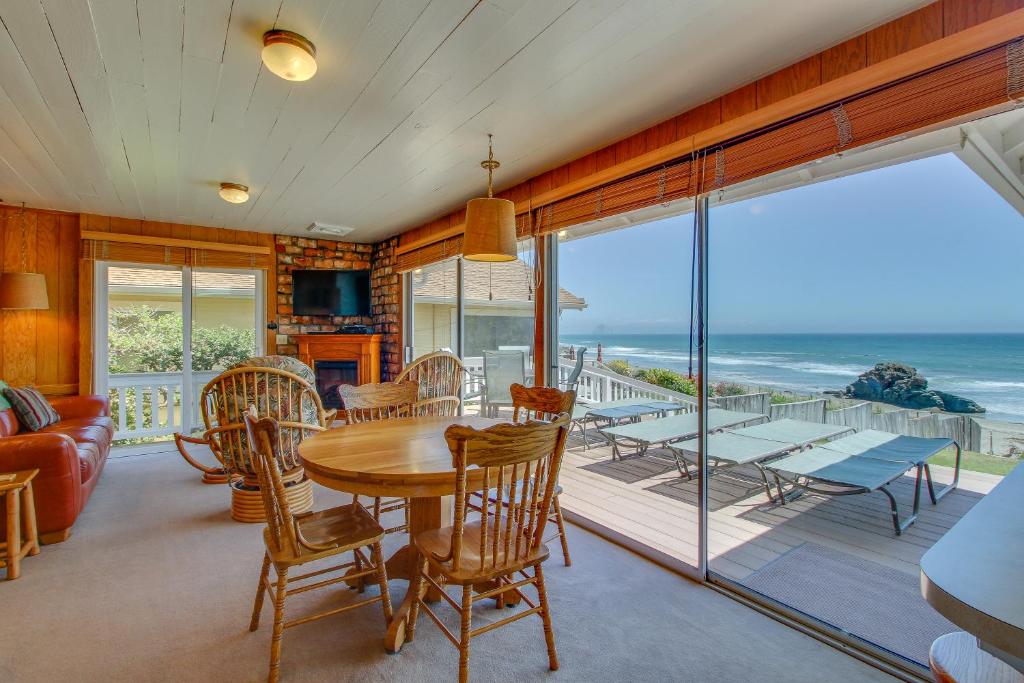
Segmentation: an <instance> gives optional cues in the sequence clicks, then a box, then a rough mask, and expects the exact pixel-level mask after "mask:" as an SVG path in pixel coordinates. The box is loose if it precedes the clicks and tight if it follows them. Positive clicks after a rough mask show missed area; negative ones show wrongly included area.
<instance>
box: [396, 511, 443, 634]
mask: <svg viewBox="0 0 1024 683" xmlns="http://www.w3.org/2000/svg"><path fill="white" fill-rule="evenodd" d="M451 523H452V497H451V496H445V497H443V498H413V499H412V501H411V504H410V507H409V538H410V539H412V538H415V537H416V535H417V534H419V533H421V532H424V531H430V530H433V529H440V528H441V527H444V526H450V525H451ZM418 559H419V558H418V555H417V553H416V547H415V546H413V545H411V544H410V545H407V546H405V547H403V548H400V549H399V550H398V551H397V552H396V553H395V554H394V555H392V556H391V557H390V558H388V560H387V562H386V563H385V564H386V565H387V569H388V578H389V579H405V580H409V579H411V578H412V577H413V574H414V572H415V571H416V565H417V561H418ZM435 593H436V590H435V589H431V591H430V593H428V595H427V599H428V600H432V601H433V600H440V599H441V596H440V595H436V594H435ZM414 599H415V596H414V595H413V594H412V591H411V590H410V591H407V592H406V594H405V599H404V600H402V604H401V605H399V606H398V609H396V610H395V615H394V617H393V618H392V619H391V624H390V625H389V626H388V632H387V635H385V636H384V649H385V650H387V651H388V652H398V651H399V650H401V649H402V644H403V643H405V627H406V621H407V619H408V618H409V611H410V610H411V609H412V605H413V600H414Z"/></svg>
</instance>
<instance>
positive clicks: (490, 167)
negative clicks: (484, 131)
mask: <svg viewBox="0 0 1024 683" xmlns="http://www.w3.org/2000/svg"><path fill="white" fill-rule="evenodd" d="M500 165H501V164H500V163H498V160H497V159H495V158H494V151H493V149H492V147H491V136H490V135H488V136H487V158H486V159H485V160H483V161H481V162H480V166H481V167H482V168H485V169H487V196H486V197H481V198H478V199H470V200H469V202H467V203H466V232H465V234H464V235H463V237H462V256H463V258H467V259H469V260H470V261H492V262H496V261H515V260H516V257H517V256H518V254H517V253H516V205H515V204H513V203H512V202H511V201H509V200H507V199H498V198H497V197H495V196H494V188H493V186H492V180H493V177H494V169H496V168H498V167H499V166H500Z"/></svg>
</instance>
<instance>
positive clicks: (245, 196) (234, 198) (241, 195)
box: [220, 183, 249, 204]
mask: <svg viewBox="0 0 1024 683" xmlns="http://www.w3.org/2000/svg"><path fill="white" fill-rule="evenodd" d="M220 198H221V199H223V200H224V201H226V202H231V203H232V204H245V203H246V202H247V201H249V188H248V187H246V186H245V185H239V184H238V183H221V184H220Z"/></svg>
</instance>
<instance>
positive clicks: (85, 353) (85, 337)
mask: <svg viewBox="0 0 1024 683" xmlns="http://www.w3.org/2000/svg"><path fill="white" fill-rule="evenodd" d="M95 272H96V271H95V264H94V263H93V262H92V261H87V260H85V259H79V260H78V388H79V389H80V390H81V391H82V393H84V394H91V393H92V392H93V391H94V390H95V384H94V378H93V357H92V356H93V343H92V337H93V324H94V322H93V304H94V302H93V294H94V292H93V289H94V283H93V280H94V279H95Z"/></svg>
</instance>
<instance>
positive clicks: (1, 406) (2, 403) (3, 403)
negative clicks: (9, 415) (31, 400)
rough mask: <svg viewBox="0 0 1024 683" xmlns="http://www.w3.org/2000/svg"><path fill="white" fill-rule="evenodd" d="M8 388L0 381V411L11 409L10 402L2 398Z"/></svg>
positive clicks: (5, 383)
mask: <svg viewBox="0 0 1024 683" xmlns="http://www.w3.org/2000/svg"><path fill="white" fill-rule="evenodd" d="M9 386H10V385H9V384H8V383H7V382H5V381H3V380H2V379H0V410H7V409H8V408H10V407H11V402H10V401H8V400H7V399H6V398H4V389H6V388H7V387H9Z"/></svg>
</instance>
